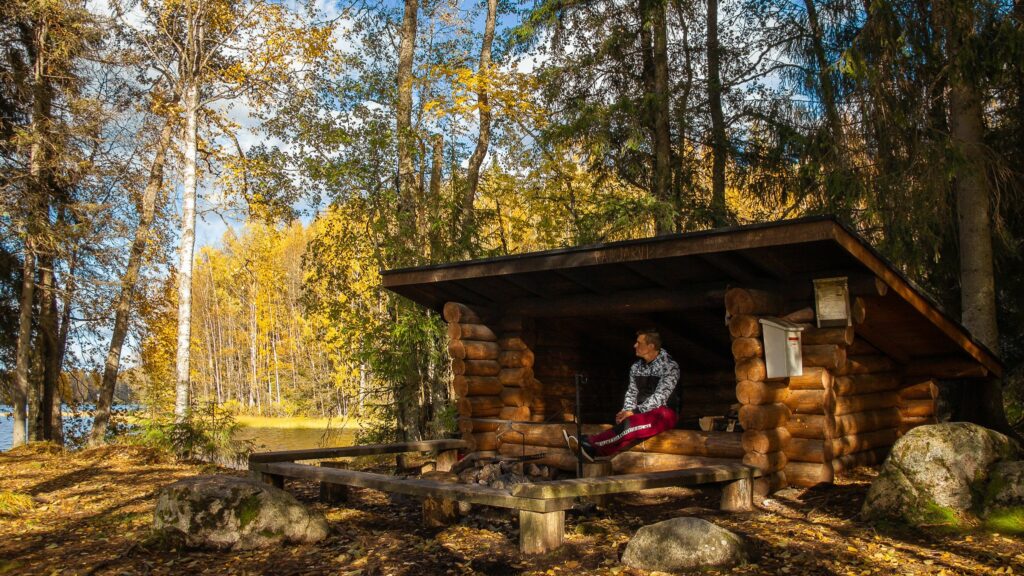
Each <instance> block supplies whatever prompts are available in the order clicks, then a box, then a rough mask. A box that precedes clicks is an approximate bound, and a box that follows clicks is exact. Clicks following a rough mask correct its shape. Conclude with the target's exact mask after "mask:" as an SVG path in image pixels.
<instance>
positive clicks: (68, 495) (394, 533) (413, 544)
mask: <svg viewBox="0 0 1024 576" xmlns="http://www.w3.org/2000/svg"><path fill="white" fill-rule="evenodd" d="M0 469H3V470H4V471H5V476H6V477H5V482H4V484H3V486H2V487H0V574H2V575H7V574H50V573H53V570H54V568H59V569H60V571H59V573H61V574H110V575H113V574H125V575H133V574H154V575H163V574H166V575H171V574H193V573H194V574H217V575H221V574H223V575H228V574H351V575H355V574H359V575H361V576H369V575H371V574H375V575H381V576H382V575H384V574H391V575H394V576H419V575H422V574H438V575H447V574H453V575H455V574H479V575H487V576H491V575H499V574H524V575H529V576H544V575H552V574H553V575H572V576H584V575H591V574H593V575H603V576H607V575H618V576H622V575H627V576H641V575H643V574H647V573H645V572H641V571H638V570H632V569H629V568H625V567H623V566H622V565H621V564H620V563H619V557H620V555H621V553H622V550H623V548H624V546H625V544H626V542H628V540H629V539H630V537H631V536H632V535H633V534H634V533H635V531H636V530H637V529H638V528H639V527H640V526H643V525H647V524H652V523H654V522H658V521H661V520H665V519H668V518H673V517H678V516H697V517H701V518H704V519H706V520H709V521H711V522H714V523H716V524H719V525H721V526H724V527H726V528H728V529H729V530H732V531H733V532H735V533H737V534H739V535H740V536H741V537H742V538H744V539H745V540H746V541H747V542H748V544H749V547H750V550H751V552H752V554H753V561H752V563H751V564H747V565H745V566H740V567H737V568H733V569H730V570H715V569H709V570H704V571H700V572H694V573H693V574H701V575H704V576H708V575H720V576H724V575H726V574H739V575H755V574H756V575H761V574H764V575H768V574H773V575H774V574H790V575H794V576H795V575H804V574H807V575H811V574H857V575H860V574H876V573H883V574H884V573H889V574H911V575H915V576H916V575H925V574H930V575H933V574H947V575H954V574H993V573H999V574H1003V573H1014V574H1019V573H1021V572H1022V571H1024V540H1022V539H1021V538H1018V537H1007V536H1001V535H997V534H991V533H987V532H973V533H968V534H955V533H949V532H945V531H942V530H941V529H907V528H900V527H897V526H882V525H878V526H873V525H869V524H864V523H861V522H859V521H857V520H856V514H857V511H858V509H859V507H860V504H861V502H862V501H863V498H864V494H865V493H866V491H867V487H868V485H869V483H870V480H871V477H872V474H871V472H870V471H865V472H864V473H860V474H858V475H857V476H855V477H853V478H850V479H844V480H843V481H842V482H841V483H839V484H837V485H835V486H829V487H824V488H819V489H810V490H793V489H790V490H786V491H783V492H781V493H779V494H776V495H775V496H774V497H773V498H772V499H770V500H768V501H766V503H765V504H764V505H763V506H762V507H759V508H758V509H756V510H755V511H753V512H750V513H743V514H725V513H721V512H719V511H718V510H717V499H718V496H719V494H718V492H717V491H716V490H714V489H707V490H699V491H695V490H685V489H666V490H658V491H648V492H644V493H641V494H631V495H628V496H623V497H620V498H618V499H616V500H615V501H614V502H612V503H611V504H610V505H609V506H608V507H607V508H605V509H599V510H598V511H596V512H595V513H591V514H585V515H577V514H570V515H568V516H567V517H566V524H565V529H566V543H565V546H563V547H562V548H560V549H559V550H557V551H554V552H551V553H549V554H543V555H536V556H524V555H522V554H520V553H519V550H518V521H517V520H516V518H515V516H514V515H512V514H510V513H508V512H507V511H504V510H500V509H493V508H481V507H478V506H474V508H473V512H472V513H471V514H470V515H468V516H464V517H462V518H461V519H460V520H459V522H458V523H457V524H455V525H453V526H448V527H444V528H427V527H425V526H423V525H422V522H421V521H420V504H419V503H418V502H417V501H415V500H412V499H408V498H404V497H392V496H389V495H387V494H384V493H381V492H377V491H374V490H368V489H353V490H352V494H351V497H350V500H349V501H348V503H346V504H345V505H343V506H333V507H329V506H325V505H323V504H321V503H319V502H318V501H317V494H318V488H317V485H316V484H313V483H309V482H301V481H289V482H288V491H289V492H290V493H292V494H294V495H296V497H297V498H299V500H300V501H302V502H303V503H305V504H306V505H308V506H310V507H312V508H314V509H317V510H320V511H321V512H323V513H324V514H325V515H326V517H327V519H328V522H329V524H330V528H331V531H330V534H329V536H328V538H327V539H326V540H324V541H323V542H321V543H319V544H315V545H300V546H278V547H274V548H271V549H266V550H252V551H242V552H211V551H195V550H176V549H166V548H162V547H160V545H158V544H156V543H154V542H153V541H151V540H149V539H148V537H149V530H150V526H151V523H152V514H153V507H154V504H155V500H156V495H157V493H158V492H159V490H160V488H161V487H162V486H165V485H167V484H169V483H171V482H174V481H176V480H179V479H183V478H187V477H190V476H194V475H197V474H211V473H218V474H229V475H237V476H243V475H244V474H245V473H244V472H242V471H233V470H224V469H218V468H216V467H213V466H210V465H203V464H190V463H175V462H172V461H169V460H167V459H166V458H165V457H163V456H161V455H160V454H159V453H157V452H154V451H152V450H146V449H142V448H138V447H131V446H113V447H106V448H97V449H88V450H83V451H80V452H75V453H65V452H62V451H60V450H59V449H57V448H54V447H52V446H47V445H38V444H36V445H30V446H27V447H22V448H18V449H15V450H12V451H10V452H5V453H0Z"/></svg>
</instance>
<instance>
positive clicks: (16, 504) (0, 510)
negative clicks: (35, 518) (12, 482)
mask: <svg viewBox="0 0 1024 576" xmlns="http://www.w3.org/2000/svg"><path fill="white" fill-rule="evenodd" d="M34 507H35V502H34V501H33V500H32V497H31V496H29V495H28V494H23V493H21V492H11V491H9V490H0V516H13V517H17V516H21V515H22V514H23V513H25V512H28V511H29V510H31V509H32V508H34Z"/></svg>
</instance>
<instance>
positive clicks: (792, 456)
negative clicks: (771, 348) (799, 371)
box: [784, 335, 845, 486]
mask: <svg viewBox="0 0 1024 576" xmlns="http://www.w3.org/2000/svg"><path fill="white" fill-rule="evenodd" d="M801 336H802V335H801ZM811 341H812V342H813V341H814V339H813V337H812V340H811ZM801 343H802V342H801ZM821 347H832V348H834V349H839V348H842V349H843V352H838V351H836V350H828V352H827V353H826V354H819V355H818V357H817V358H814V357H813V356H812V362H816V363H818V364H819V365H818V366H814V365H808V364H807V363H806V359H807V358H806V356H805V364H804V369H803V375H801V376H793V377H790V378H788V379H787V382H788V388H789V396H788V397H787V398H786V401H785V403H786V406H787V407H788V408H789V409H790V411H791V413H792V417H791V418H790V419H789V421H788V422H787V423H786V431H787V432H788V433H789V435H790V440H789V442H788V443H787V444H786V445H785V449H784V452H785V454H786V459H787V464H786V479H787V480H788V481H789V483H790V484H792V485H795V486H814V485H816V484H821V483H829V482H832V480H833V479H834V473H833V470H832V445H831V439H832V434H833V431H834V429H835V426H834V417H833V410H834V408H835V401H836V392H835V378H834V377H833V375H832V372H831V369H832V368H834V367H835V364H834V362H835V359H836V357H837V356H841V355H842V354H843V353H845V348H843V347H841V346H840V345H838V344H806V345H803V350H802V351H806V350H807V349H808V348H811V349H814V348H819V349H821ZM805 353H806V352H805Z"/></svg>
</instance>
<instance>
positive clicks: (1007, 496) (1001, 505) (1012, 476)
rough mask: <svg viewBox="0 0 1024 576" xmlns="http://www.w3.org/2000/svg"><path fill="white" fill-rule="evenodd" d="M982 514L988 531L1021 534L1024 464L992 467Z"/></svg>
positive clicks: (1018, 462) (1022, 524) (1006, 463)
mask: <svg viewBox="0 0 1024 576" xmlns="http://www.w3.org/2000/svg"><path fill="white" fill-rule="evenodd" d="M982 513H983V515H984V517H985V526H986V527H987V528H989V529H991V530H994V531H996V532H1001V533H1004V534H1024V462H1021V461H1015V462H1000V463H998V464H996V465H995V466H993V467H992V471H991V473H990V474H989V481H988V486H986V488H985V500H984V502H983V506H982Z"/></svg>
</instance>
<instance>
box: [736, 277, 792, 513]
mask: <svg viewBox="0 0 1024 576" xmlns="http://www.w3.org/2000/svg"><path fill="white" fill-rule="evenodd" d="M780 308H781V300H780V299H779V298H778V297H776V295H774V294H770V293H767V292H763V291H760V290H748V289H743V288H732V289H730V290H729V291H728V292H726V295H725V310H726V316H727V317H728V319H729V321H728V323H729V336H730V337H731V339H732V354H733V358H734V359H735V361H736V364H735V373H734V379H735V394H736V398H737V399H738V400H739V402H740V404H741V406H740V411H739V417H740V424H741V425H742V426H743V430H744V431H743V435H742V437H741V448H742V449H743V463H744V464H749V465H751V466H756V467H758V468H760V469H761V471H762V472H763V473H764V476H762V477H761V478H758V479H757V480H755V481H754V492H755V494H757V495H759V496H765V495H767V494H770V493H771V492H774V491H775V490H778V489H780V488H784V487H786V486H787V477H786V473H785V468H786V463H787V457H786V453H785V447H786V445H787V444H788V442H789V436H790V435H789V432H788V430H787V427H786V423H787V422H788V421H789V417H790V409H789V407H788V406H787V404H786V401H787V399H788V395H789V391H788V390H787V389H786V386H785V383H782V384H781V385H780V384H779V383H777V382H767V381H766V377H767V370H766V367H765V363H764V347H763V345H762V344H761V343H762V341H763V340H762V338H761V324H760V322H758V320H759V318H760V317H763V316H775V315H777V314H778V313H779V311H780Z"/></svg>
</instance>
